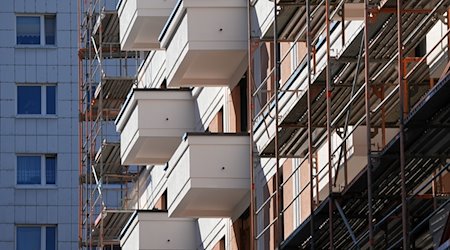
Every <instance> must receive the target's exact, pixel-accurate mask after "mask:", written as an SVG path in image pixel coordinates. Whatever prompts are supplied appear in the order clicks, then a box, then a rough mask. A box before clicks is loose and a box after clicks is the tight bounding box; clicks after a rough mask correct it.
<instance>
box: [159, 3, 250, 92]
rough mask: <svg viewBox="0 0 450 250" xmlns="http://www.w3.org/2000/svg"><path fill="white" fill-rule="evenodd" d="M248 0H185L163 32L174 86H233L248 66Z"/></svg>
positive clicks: (169, 80)
mask: <svg viewBox="0 0 450 250" xmlns="http://www.w3.org/2000/svg"><path fill="white" fill-rule="evenodd" d="M246 4H247V1H246V0H214V1H211V0H183V1H180V2H179V5H177V7H176V8H175V9H176V11H175V12H174V13H173V14H172V16H171V17H170V18H169V21H168V22H167V24H166V27H165V29H164V30H163V32H162V33H161V36H160V39H161V46H162V47H163V48H166V50H167V54H166V56H167V59H166V63H167V64H166V65H167V74H168V78H167V84H168V86H170V87H181V86H183V87H195V86H229V87H233V86H234V85H236V84H237V82H238V81H239V79H240V78H241V77H242V75H243V74H244V72H245V69H246V67H247V60H246V58H247V36H248V35H247V10H246Z"/></svg>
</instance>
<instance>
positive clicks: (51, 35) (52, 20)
mask: <svg viewBox="0 0 450 250" xmlns="http://www.w3.org/2000/svg"><path fill="white" fill-rule="evenodd" d="M55 34H56V16H45V44H48V45H53V44H55Z"/></svg>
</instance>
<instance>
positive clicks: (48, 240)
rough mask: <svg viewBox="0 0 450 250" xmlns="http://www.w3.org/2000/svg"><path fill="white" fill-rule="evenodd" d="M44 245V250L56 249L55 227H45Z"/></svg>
mask: <svg viewBox="0 0 450 250" xmlns="http://www.w3.org/2000/svg"><path fill="white" fill-rule="evenodd" d="M45 245H46V246H45V249H46V250H56V227H47V228H46V230H45Z"/></svg>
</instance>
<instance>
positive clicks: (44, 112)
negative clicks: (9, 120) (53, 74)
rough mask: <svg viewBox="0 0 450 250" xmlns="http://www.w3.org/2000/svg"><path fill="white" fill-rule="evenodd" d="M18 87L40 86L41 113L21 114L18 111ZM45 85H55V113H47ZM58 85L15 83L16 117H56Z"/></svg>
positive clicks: (49, 84) (52, 84)
mask: <svg viewBox="0 0 450 250" xmlns="http://www.w3.org/2000/svg"><path fill="white" fill-rule="evenodd" d="M19 87H40V88H41V103H40V104H41V113H40V114H21V113H19ZM47 87H55V100H54V102H55V113H54V114H47V102H48V100H47ZM57 104H58V85H57V84H56V83H16V105H15V106H16V116H17V117H57V116H58V105H57Z"/></svg>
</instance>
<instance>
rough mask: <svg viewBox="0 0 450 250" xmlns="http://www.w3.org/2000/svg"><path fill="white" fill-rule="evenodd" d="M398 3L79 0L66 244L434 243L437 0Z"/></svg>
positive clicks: (439, 141) (444, 198) (442, 90)
mask: <svg viewBox="0 0 450 250" xmlns="http://www.w3.org/2000/svg"><path fill="white" fill-rule="evenodd" d="M403 2H404V3H403ZM403 2H402V1H393V0H390V1H370V3H369V1H361V0H353V1H333V3H332V4H331V3H330V1H326V0H324V1H313V0H311V1H283V0H280V1H270V0H256V1H246V0H215V1H211V0H209V1H206V0H179V1H175V0H161V1H159V0H158V1H152V2H150V1H143V0H122V1H119V2H118V3H116V5H114V6H113V7H111V6H109V7H106V8H105V7H104V6H102V3H101V1H91V2H87V3H86V2H85V3H84V5H82V7H81V11H80V13H79V15H80V17H81V18H80V19H81V20H83V22H82V27H83V28H82V29H81V32H80V36H81V40H82V41H84V43H82V45H81V47H80V50H79V51H80V52H82V53H79V54H80V55H81V56H80V57H81V61H82V62H83V65H85V67H84V72H83V74H82V75H81V78H80V81H79V82H80V87H81V89H82V91H83V95H82V96H83V98H82V99H81V100H80V104H81V105H80V107H81V113H82V115H83V117H84V118H83V119H81V122H80V127H81V128H82V129H81V130H82V133H81V140H80V141H81V146H82V148H81V150H82V162H81V166H82V168H81V169H82V173H81V177H82V179H84V181H82V185H81V187H80V190H81V193H82V197H83V199H82V203H81V204H80V209H81V210H80V214H81V215H82V217H81V218H82V219H80V233H81V244H80V246H82V247H84V248H89V247H99V248H108V249H109V248H119V247H120V248H121V249H124V250H128V249H129V250H132V249H214V250H218V249H221V250H231V249H303V248H318V249H326V248H332V249H333V248H339V249H353V248H357V249H359V248H389V247H390V248H394V249H397V248H401V247H403V248H436V249H437V248H440V249H447V248H448V244H449V238H450V235H449V232H450V221H449V216H448V214H449V209H450V205H449V202H450V199H449V197H448V195H449V186H448V183H449V179H448V178H449V175H448V170H449V169H448V167H449V164H448V162H449V154H448V153H449V151H448V148H449V147H448V145H449V143H450V140H449V139H450V138H449V134H450V133H448V132H449V126H448V124H449V123H448V112H449V103H448V98H449V93H450V92H449V86H450V85H449V84H448V81H449V79H448V76H447V73H448V33H449V32H448V31H447V30H448V26H447V24H446V21H445V20H447V19H448V18H447V15H448V14H447V10H448V9H449V7H450V1H446V0H433V1H425V0H424V1H403ZM397 11H399V12H397ZM398 13H402V14H401V15H400V16H399V15H397V14H398ZM307 17H310V18H307ZM398 18H399V20H400V22H398ZM399 34H401V35H399ZM86 53H89V56H86ZM108 67H109V68H116V69H114V70H111V71H109V72H106V70H104V69H106V68H108ZM133 68H134V69H133ZM98 72H101V74H98ZM111 75H113V76H114V77H111ZM111 127H115V130H116V131H117V134H115V132H114V131H111ZM83 131H85V132H83ZM108 193H110V194H112V195H107V194H108ZM446 244H447V245H446ZM446 247H447V248H446Z"/></svg>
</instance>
